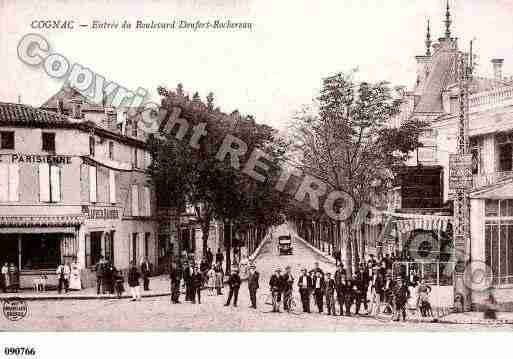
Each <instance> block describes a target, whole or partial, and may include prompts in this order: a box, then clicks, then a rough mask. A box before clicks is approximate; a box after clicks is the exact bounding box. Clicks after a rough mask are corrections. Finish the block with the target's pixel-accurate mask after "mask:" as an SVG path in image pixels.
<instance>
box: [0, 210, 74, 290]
mask: <svg viewBox="0 0 513 359" xmlns="http://www.w3.org/2000/svg"><path fill="white" fill-rule="evenodd" d="M83 221H84V218H83V217H82V216H80V215H77V216H72V215H70V216H1V217H0V263H2V265H4V264H5V263H8V264H9V265H10V264H14V266H15V267H16V268H17V270H18V272H19V285H20V287H21V288H31V287H33V283H34V280H35V279H37V278H38V277H40V276H41V275H46V276H47V277H48V284H49V285H50V286H53V285H57V278H56V275H55V270H56V269H57V266H58V265H59V264H60V263H66V262H68V263H69V264H71V263H73V262H75V261H77V258H78V250H79V243H78V241H79V239H78V238H79V236H78V233H79V228H80V225H81V224H82V223H83Z"/></svg>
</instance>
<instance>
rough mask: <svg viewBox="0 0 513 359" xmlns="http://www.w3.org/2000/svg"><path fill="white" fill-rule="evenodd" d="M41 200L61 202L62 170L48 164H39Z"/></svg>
mask: <svg viewBox="0 0 513 359" xmlns="http://www.w3.org/2000/svg"><path fill="white" fill-rule="evenodd" d="M39 200H40V201H41V202H60V201H61V168H60V167H57V166H53V165H49V164H48V163H41V164H39Z"/></svg>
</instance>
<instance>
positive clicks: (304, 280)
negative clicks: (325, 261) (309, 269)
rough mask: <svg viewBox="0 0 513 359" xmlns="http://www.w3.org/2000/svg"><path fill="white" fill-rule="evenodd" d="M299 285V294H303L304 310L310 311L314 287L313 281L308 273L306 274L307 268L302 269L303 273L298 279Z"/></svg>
mask: <svg viewBox="0 0 513 359" xmlns="http://www.w3.org/2000/svg"><path fill="white" fill-rule="evenodd" d="M297 286H298V287H299V295H300V296H301V304H302V305H303V312H305V313H310V290H311V288H312V281H311V279H310V277H309V276H308V274H306V268H303V269H301V275H300V276H299V279H298V281H297Z"/></svg>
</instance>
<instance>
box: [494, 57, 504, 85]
mask: <svg viewBox="0 0 513 359" xmlns="http://www.w3.org/2000/svg"><path fill="white" fill-rule="evenodd" d="M492 64H493V76H494V79H495V80H496V81H502V65H503V64H504V59H492Z"/></svg>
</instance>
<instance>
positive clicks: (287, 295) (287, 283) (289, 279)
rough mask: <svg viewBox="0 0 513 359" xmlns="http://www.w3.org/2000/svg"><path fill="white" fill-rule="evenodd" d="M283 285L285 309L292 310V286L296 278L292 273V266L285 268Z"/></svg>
mask: <svg viewBox="0 0 513 359" xmlns="http://www.w3.org/2000/svg"><path fill="white" fill-rule="evenodd" d="M281 279H282V283H283V309H284V310H290V308H289V303H290V300H291V299H292V285H293V284H294V277H293V276H292V273H291V268H290V266H287V267H286V268H285V274H283V276H282V278H281Z"/></svg>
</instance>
